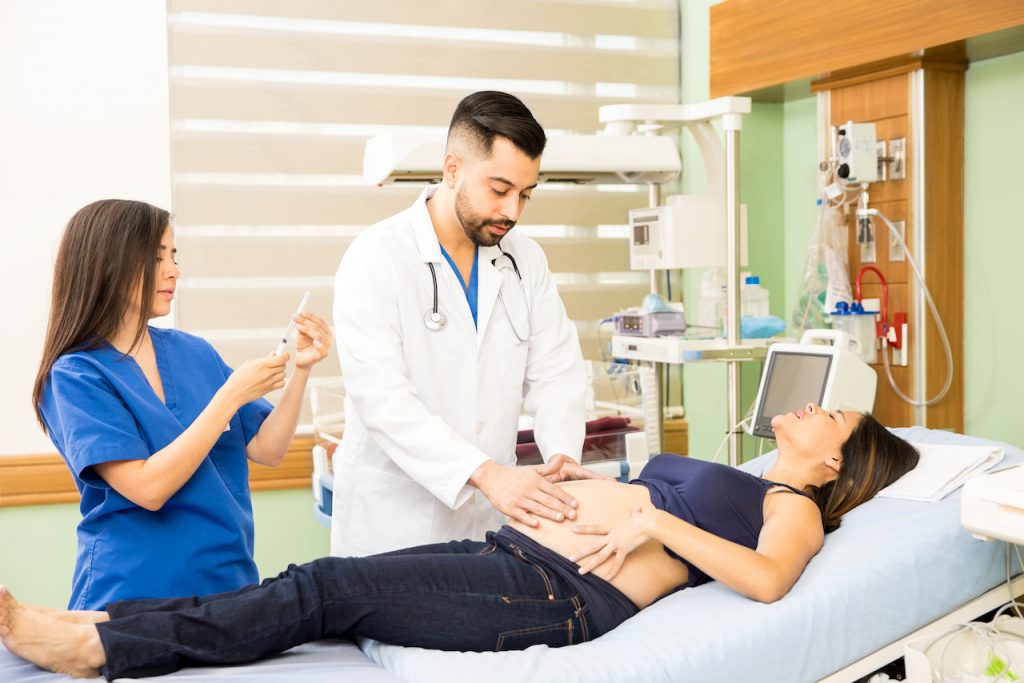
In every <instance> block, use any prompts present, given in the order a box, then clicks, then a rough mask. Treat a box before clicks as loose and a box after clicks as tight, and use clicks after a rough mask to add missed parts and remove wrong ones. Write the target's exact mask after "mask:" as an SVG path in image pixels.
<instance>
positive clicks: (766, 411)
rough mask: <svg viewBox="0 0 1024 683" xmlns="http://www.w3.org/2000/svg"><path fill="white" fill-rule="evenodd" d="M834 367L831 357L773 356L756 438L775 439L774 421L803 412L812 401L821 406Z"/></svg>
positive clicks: (762, 391) (763, 387)
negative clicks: (778, 417)
mask: <svg viewBox="0 0 1024 683" xmlns="http://www.w3.org/2000/svg"><path fill="white" fill-rule="evenodd" d="M831 365H832V355H831V354H817V353H786V352H778V353H773V354H771V357H770V365H769V366H768V371H767V372H766V373H765V375H764V381H763V382H762V385H761V388H760V396H759V399H760V401H759V410H758V412H757V415H755V416H754V428H753V433H754V435H755V436H766V437H770V438H774V436H775V432H773V431H772V418H773V417H775V416H776V415H781V414H783V413H788V412H789V411H791V410H796V409H797V408H803V407H804V406H805V405H807V404H808V403H810V402H812V401H813V402H814V403H818V404H820V403H821V400H822V398H824V395H825V384H826V382H827V381H828V372H829V368H830V366H831Z"/></svg>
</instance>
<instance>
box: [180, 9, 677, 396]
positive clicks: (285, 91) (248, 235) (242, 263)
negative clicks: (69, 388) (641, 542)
mask: <svg viewBox="0 0 1024 683" xmlns="http://www.w3.org/2000/svg"><path fill="white" fill-rule="evenodd" d="M676 4H677V3H676V2H675V0H502V1H501V2H498V1H497V0H474V1H473V2H466V1H464V0H458V1H455V0H446V1H436V0H435V1H434V2H423V1H422V0H392V1H381V2H369V3H357V2H341V1H337V0H170V2H169V5H168V6H169V34H170V64H171V107H172V143H173V163H174V207H173V210H174V214H175V226H176V238H177V246H178V249H179V252H180V258H181V261H182V267H183V275H182V280H181V283H180V287H179V290H178V291H179V293H180V295H179V297H178V302H177V322H178V325H179V327H181V328H182V329H184V330H186V331H190V332H194V333H197V334H201V335H203V336H204V337H206V338H207V339H209V340H210V341H211V342H212V343H213V344H214V345H215V346H216V347H217V348H218V350H220V352H221V353H222V355H223V356H224V357H225V359H226V360H227V362H228V363H229V364H232V365H237V364H238V363H240V362H241V361H243V360H246V359H248V358H252V357H254V356H259V355H263V354H265V353H267V352H269V351H270V350H271V349H272V348H273V346H274V342H275V338H276V337H277V335H279V334H280V332H281V329H282V328H283V326H284V324H285V323H286V322H287V319H288V316H289V314H290V313H291V311H292V309H293V308H294V306H295V305H296V303H297V302H298V300H299V298H300V297H301V294H302V292H304V291H306V290H309V291H311V292H312V293H313V298H312V300H311V304H310V308H311V309H312V310H315V311H316V312H318V313H320V314H321V315H323V316H324V317H325V318H328V319H329V318H330V309H331V299H332V280H333V275H334V273H335V271H336V269H337V266H338V262H339V261H340V259H341V257H342V255H343V254H344V252H345V249H346V248H347V247H348V245H349V244H350V243H351V241H352V240H353V239H354V238H355V237H356V236H357V235H358V234H359V233H360V231H361V230H363V229H365V228H366V227H367V226H369V225H371V224H372V223H375V222H376V221H379V220H381V219H383V218H385V217H387V216H389V215H391V214H393V213H395V212H397V211H400V210H402V209H404V208H405V207H407V206H408V205H409V204H410V203H411V202H412V201H413V199H414V198H415V197H416V195H417V194H418V193H419V191H420V189H421V188H420V187H415V186H388V187H370V186H366V185H365V183H364V182H363V181H362V177H361V172H362V154H363V145H364V143H365V141H366V140H367V139H368V138H369V137H370V136H372V135H375V134H378V133H381V132H392V133H402V132H417V133H436V134H438V135H443V133H444V131H445V129H446V127H447V123H448V120H449V118H450V117H451V113H452V111H453V109H454V107H455V105H456V103H457V102H458V101H459V100H460V99H461V98H462V97H464V96H465V95H466V94H468V93H470V92H473V91H475V90H482V89H498V90H506V91H508V92H512V93H515V94H516V95H517V96H519V97H521V98H522V99H523V100H524V101H525V102H526V104H527V105H528V106H529V107H530V108H531V110H532V111H533V112H534V114H535V115H536V116H537V118H538V120H540V122H541V123H542V124H543V125H544V127H545V129H546V130H547V131H548V134H549V135H552V136H554V135H571V134H573V133H590V132H594V131H595V130H596V129H597V128H598V120H597V110H598V107H599V106H601V105H603V104H611V103H619V102H631V101H635V102H665V103H674V102H678V101H679V87H678V83H679V43H678V16H677V15H678V10H677V6H676ZM646 203H647V193H646V188H642V187H623V186H619V187H590V186H568V187H567V186H560V185H551V186H541V187H539V188H538V189H537V190H536V192H535V193H534V199H533V201H531V202H530V205H529V207H528V208H527V210H526V212H525V214H524V216H523V219H522V221H521V222H520V224H519V227H517V230H521V231H522V232H523V233H526V234H529V235H531V236H533V237H535V238H536V239H537V240H538V241H539V243H540V244H541V245H542V246H543V248H544V250H545V252H546V254H547V256H548V260H549V263H550V265H551V269H552V272H553V273H554V277H555V281H556V282H557V283H558V287H559V292H560V294H561V296H562V298H563V301H564V302H565V305H566V309H567V310H568V312H569V316H570V317H571V318H572V319H573V321H574V322H575V323H576V324H577V327H578V328H579V330H580V339H581V342H582V344H583V348H584V354H585V355H586V356H587V357H589V358H597V357H599V343H598V336H597V325H596V321H597V320H599V319H601V318H602V317H605V316H606V315H608V314H609V313H611V312H613V311H615V310H617V309H619V308H621V307H624V306H627V305H634V304H636V303H638V302H639V301H640V299H641V298H642V297H643V295H644V293H645V292H646V288H647V281H646V274H642V273H633V272H631V271H630V270H629V258H628V245H627V242H626V230H625V223H626V220H627V218H626V212H627V211H628V210H629V209H631V208H635V207H640V206H645V205H646ZM339 372H340V369H339V367H338V362H337V357H336V355H335V356H333V357H332V358H331V360H330V361H329V362H326V363H323V364H321V366H318V368H317V370H316V373H315V376H316V378H317V381H328V380H329V379H330V378H331V377H336V376H337V375H338V374H339Z"/></svg>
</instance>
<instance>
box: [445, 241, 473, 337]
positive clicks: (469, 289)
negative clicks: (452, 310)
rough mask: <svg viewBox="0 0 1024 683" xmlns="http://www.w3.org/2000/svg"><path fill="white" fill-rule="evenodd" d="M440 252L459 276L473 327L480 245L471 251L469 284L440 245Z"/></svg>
mask: <svg viewBox="0 0 1024 683" xmlns="http://www.w3.org/2000/svg"><path fill="white" fill-rule="evenodd" d="M441 253H442V254H444V258H445V260H446V261H448V265H450V266H451V267H452V270H454V271H455V277H457V278H459V284H460V285H462V291H464V292H465V293H466V302H467V303H468V304H469V312H470V313H472V314H473V327H476V326H477V325H476V302H477V289H478V288H477V280H478V278H477V262H478V261H479V260H480V247H475V248H474V251H473V268H472V270H470V271H469V284H468V285H467V284H466V281H465V280H463V279H462V272H461V271H460V270H459V268H458V266H456V265H455V261H453V260H452V257H451V256H450V255H449V254H448V251H447V250H446V249H445V248H444V247H443V246H442V247H441Z"/></svg>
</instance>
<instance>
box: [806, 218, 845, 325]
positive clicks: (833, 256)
mask: <svg viewBox="0 0 1024 683" xmlns="http://www.w3.org/2000/svg"><path fill="white" fill-rule="evenodd" d="M847 242H848V238H847V232H846V221H845V220H844V218H843V212H842V210H841V209H840V208H839V207H835V206H830V205H829V204H828V203H823V202H822V201H821V200H819V201H818V224H817V226H816V229H815V231H814V234H813V235H812V236H811V241H810V243H809V244H808V245H807V254H806V256H805V258H804V271H803V278H802V279H801V280H800V288H799V291H798V294H797V305H796V309H795V310H794V311H793V317H792V323H793V327H794V328H795V330H796V332H797V333H798V334H799V333H802V332H803V331H804V330H807V329H814V328H823V327H828V326H829V318H828V314H829V312H830V311H832V310H833V309H835V306H836V302H837V301H851V300H852V299H851V297H852V295H851V290H850V274H849V266H848V262H849V259H848V256H847Z"/></svg>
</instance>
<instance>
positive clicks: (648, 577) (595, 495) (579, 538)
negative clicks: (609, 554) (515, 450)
mask: <svg viewBox="0 0 1024 683" xmlns="http://www.w3.org/2000/svg"><path fill="white" fill-rule="evenodd" d="M560 486H561V487H563V488H564V489H565V490H566V491H568V492H569V493H570V494H571V495H572V496H573V497H574V498H575V499H576V500H577V502H578V503H579V507H578V508H577V510H576V512H577V517H576V519H575V520H572V521H569V520H566V521H564V522H555V521H552V520H547V519H542V520H540V526H538V527H528V526H525V525H523V524H521V523H519V522H510V525H511V526H512V527H514V528H516V529H518V530H519V531H521V532H522V533H524V534H526V535H527V536H529V537H530V538H532V539H534V540H535V541H537V542H538V543H540V544H541V545H544V546H546V547H548V548H550V549H551V550H554V551H555V552H556V553H558V554H560V555H562V556H563V557H571V556H573V555H577V554H579V553H581V552H583V551H584V550H585V549H587V548H589V547H591V546H592V545H594V544H595V543H597V542H598V541H599V540H600V539H601V536H591V535H582V534H577V533H575V532H574V531H573V527H575V526H576V525H579V524H586V525H591V524H593V525H600V526H606V527H611V526H614V525H615V524H617V523H619V522H621V521H624V520H627V519H629V517H630V514H631V512H632V511H633V509H634V508H636V507H637V506H638V505H640V504H645V505H650V502H651V497H650V494H649V493H648V491H647V488H646V487H644V486H640V485H637V484H620V483H618V482H614V481H606V480H597V479H588V480H583V481H571V482H565V483H562V484H560ZM610 568H611V561H610V560H609V561H607V562H605V563H604V564H602V565H601V566H599V567H597V569H595V570H594V575H595V576H599V577H601V578H602V579H607V578H608V571H609V569H610ZM686 579H687V570H686V565H684V564H683V563H682V562H680V561H678V560H675V559H673V558H671V557H669V555H668V554H667V553H666V552H665V547H664V546H663V545H662V544H661V543H658V542H657V541H648V542H647V543H645V544H643V545H642V546H640V547H639V548H637V549H636V550H634V551H633V552H632V553H630V554H629V556H628V557H627V558H626V562H625V564H623V565H622V568H621V569H620V570H619V573H618V574H616V575H615V576H614V577H613V578H612V579H611V584H612V585H613V586H615V587H616V588H618V589H619V590H620V591H622V592H623V593H624V594H625V595H626V597H628V598H629V599H630V600H632V601H633V603H634V604H636V606H637V607H640V608H644V607H646V606H648V605H650V604H651V603H652V602H654V601H655V600H657V599H658V598H660V597H661V596H662V595H664V594H665V593H668V592H669V591H671V590H672V589H674V588H676V587H677V586H680V585H682V584H683V583H685V582H686Z"/></svg>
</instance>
